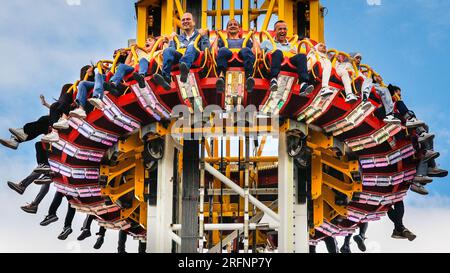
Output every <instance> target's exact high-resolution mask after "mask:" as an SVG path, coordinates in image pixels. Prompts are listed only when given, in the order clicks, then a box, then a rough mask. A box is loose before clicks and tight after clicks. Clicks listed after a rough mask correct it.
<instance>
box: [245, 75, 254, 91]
mask: <svg viewBox="0 0 450 273" xmlns="http://www.w3.org/2000/svg"><path fill="white" fill-rule="evenodd" d="M254 87H255V79H253V78H252V77H249V78H247V80H246V81H245V89H247V93H252V92H253V88H254Z"/></svg>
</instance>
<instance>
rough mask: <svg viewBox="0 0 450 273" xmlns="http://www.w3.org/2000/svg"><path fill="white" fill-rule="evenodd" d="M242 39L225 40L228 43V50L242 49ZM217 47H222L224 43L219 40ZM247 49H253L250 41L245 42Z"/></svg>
mask: <svg viewBox="0 0 450 273" xmlns="http://www.w3.org/2000/svg"><path fill="white" fill-rule="evenodd" d="M244 40H245V39H244V38H239V39H227V41H228V48H230V49H232V48H242V45H243V44H244ZM217 46H218V47H219V48H221V47H224V46H225V43H224V42H223V41H222V39H219V42H218V44H217ZM246 46H247V47H248V48H252V47H253V43H252V41H251V40H248V41H247V45H246Z"/></svg>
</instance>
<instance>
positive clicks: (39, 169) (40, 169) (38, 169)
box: [33, 163, 52, 174]
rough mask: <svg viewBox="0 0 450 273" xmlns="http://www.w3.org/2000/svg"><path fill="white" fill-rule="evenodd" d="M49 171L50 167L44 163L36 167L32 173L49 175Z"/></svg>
mask: <svg viewBox="0 0 450 273" xmlns="http://www.w3.org/2000/svg"><path fill="white" fill-rule="evenodd" d="M51 171H52V169H51V168H50V165H48V164H44V163H41V164H39V165H38V166H37V167H36V169H34V170H33V172H35V173H42V174H45V173H49V172H51Z"/></svg>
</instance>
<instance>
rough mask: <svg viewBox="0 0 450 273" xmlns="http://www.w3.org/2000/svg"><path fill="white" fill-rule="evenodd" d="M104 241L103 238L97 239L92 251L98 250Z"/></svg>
mask: <svg viewBox="0 0 450 273" xmlns="http://www.w3.org/2000/svg"><path fill="white" fill-rule="evenodd" d="M104 241H105V239H104V237H103V236H100V237H98V238H97V242H95V245H94V249H100V248H101V247H102V245H103V242H104Z"/></svg>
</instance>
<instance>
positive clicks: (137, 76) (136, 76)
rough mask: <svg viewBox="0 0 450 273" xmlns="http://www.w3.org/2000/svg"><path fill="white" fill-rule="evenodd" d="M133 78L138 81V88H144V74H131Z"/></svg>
mask: <svg viewBox="0 0 450 273" xmlns="http://www.w3.org/2000/svg"><path fill="white" fill-rule="evenodd" d="M133 79H134V80H135V81H136V82H137V83H138V85H139V88H145V86H146V85H145V76H144V75H141V74H139V73H134V74H133Z"/></svg>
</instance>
